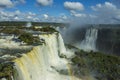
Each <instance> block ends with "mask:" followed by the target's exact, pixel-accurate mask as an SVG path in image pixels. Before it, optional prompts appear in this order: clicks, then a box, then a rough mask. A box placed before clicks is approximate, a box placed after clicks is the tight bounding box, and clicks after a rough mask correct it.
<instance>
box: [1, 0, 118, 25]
mask: <svg viewBox="0 0 120 80" xmlns="http://www.w3.org/2000/svg"><path fill="white" fill-rule="evenodd" d="M119 5H120V1H119V0H0V21H47V22H79V23H120V7H119Z"/></svg>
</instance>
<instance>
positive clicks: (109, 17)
mask: <svg viewBox="0 0 120 80" xmlns="http://www.w3.org/2000/svg"><path fill="white" fill-rule="evenodd" d="M91 8H92V10H93V11H94V13H96V14H95V15H96V16H97V17H98V20H99V22H100V23H116V22H118V21H117V20H116V19H120V9H119V8H117V6H116V5H114V4H112V3H110V2H105V3H104V4H97V5H96V6H92V7H91Z"/></svg>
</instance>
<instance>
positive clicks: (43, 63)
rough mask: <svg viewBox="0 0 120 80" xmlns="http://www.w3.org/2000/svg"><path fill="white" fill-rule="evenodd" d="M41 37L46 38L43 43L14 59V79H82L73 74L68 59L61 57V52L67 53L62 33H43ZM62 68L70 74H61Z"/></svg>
mask: <svg viewBox="0 0 120 80" xmlns="http://www.w3.org/2000/svg"><path fill="white" fill-rule="evenodd" d="M39 37H40V38H42V39H44V40H45V43H44V44H43V45H40V46H37V47H34V48H33V50H32V51H31V52H28V53H27V54H23V55H22V57H20V58H18V59H15V60H14V62H15V69H16V73H15V74H14V75H15V78H14V80H81V79H78V78H76V77H75V76H73V75H72V70H71V67H70V65H69V63H68V61H67V60H66V59H64V58H60V57H59V54H64V55H65V54H66V49H65V46H64V42H63V40H62V37H61V35H60V34H57V33H54V34H42V35H39ZM67 54H68V53H67ZM60 70H66V71H67V72H68V74H67V75H63V74H60V73H59V71H60Z"/></svg>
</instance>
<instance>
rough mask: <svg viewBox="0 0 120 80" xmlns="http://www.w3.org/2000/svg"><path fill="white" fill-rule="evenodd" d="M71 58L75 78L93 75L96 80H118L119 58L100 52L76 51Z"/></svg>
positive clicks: (119, 73) (119, 78)
mask: <svg viewBox="0 0 120 80" xmlns="http://www.w3.org/2000/svg"><path fill="white" fill-rule="evenodd" d="M75 54H76V56H75V57H74V58H72V62H73V65H74V66H77V68H75V74H76V75H77V76H81V75H82V76H86V75H93V76H94V77H95V78H96V79H97V80H120V57H118V56H114V55H108V54H103V53H100V52H93V51H91V52H85V51H82V50H81V51H77V52H75Z"/></svg>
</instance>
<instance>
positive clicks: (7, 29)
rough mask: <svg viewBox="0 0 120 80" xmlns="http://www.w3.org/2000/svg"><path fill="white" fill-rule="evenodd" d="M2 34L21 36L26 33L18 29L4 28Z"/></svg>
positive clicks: (0, 31)
mask: <svg viewBox="0 0 120 80" xmlns="http://www.w3.org/2000/svg"><path fill="white" fill-rule="evenodd" d="M0 33H5V34H15V35H19V34H22V33H24V31H23V30H20V29H18V28H10V27H5V28H2V29H1V30H0Z"/></svg>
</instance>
